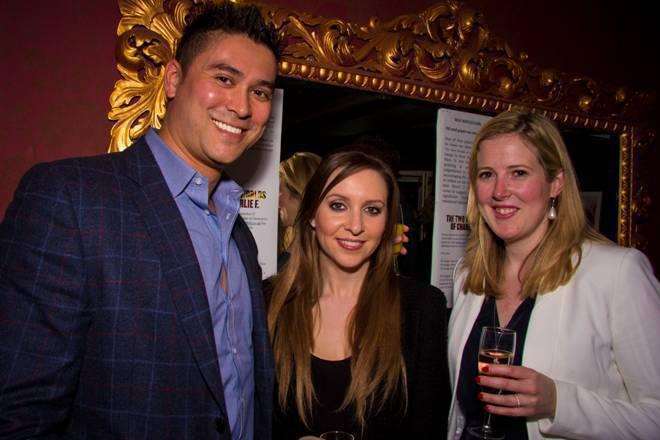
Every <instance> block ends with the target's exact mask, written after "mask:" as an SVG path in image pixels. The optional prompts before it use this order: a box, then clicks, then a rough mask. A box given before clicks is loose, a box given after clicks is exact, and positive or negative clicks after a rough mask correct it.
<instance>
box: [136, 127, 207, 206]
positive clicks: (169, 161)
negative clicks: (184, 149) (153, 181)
mask: <svg viewBox="0 0 660 440" xmlns="http://www.w3.org/2000/svg"><path fill="white" fill-rule="evenodd" d="M145 140H146V141H147V145H149V148H150V149H151V152H152V153H153V155H154V158H155V159H156V163H158V167H159V168H160V171H161V173H163V177H164V178H165V183H167V187H168V188H169V190H170V193H172V196H174V197H177V196H178V195H179V194H181V193H182V192H183V191H184V190H185V189H186V187H187V186H188V184H189V183H190V181H191V180H192V178H193V177H195V175H196V174H198V173H197V171H196V170H195V169H194V168H193V167H191V166H190V165H188V164H187V163H185V162H184V161H183V159H181V158H180V157H179V156H177V155H176V154H174V152H172V150H171V149H170V148H169V147H168V146H167V145H166V144H165V142H164V141H163V138H161V137H160V136H159V135H158V133H156V130H154V129H153V128H150V129H149V131H147V134H146V135H145Z"/></svg>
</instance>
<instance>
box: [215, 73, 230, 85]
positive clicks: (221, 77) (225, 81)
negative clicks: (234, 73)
mask: <svg viewBox="0 0 660 440" xmlns="http://www.w3.org/2000/svg"><path fill="white" fill-rule="evenodd" d="M215 79H217V80H218V82H220V83H222V84H227V85H229V84H231V78H229V77H228V76H224V75H218V76H216V77H215Z"/></svg>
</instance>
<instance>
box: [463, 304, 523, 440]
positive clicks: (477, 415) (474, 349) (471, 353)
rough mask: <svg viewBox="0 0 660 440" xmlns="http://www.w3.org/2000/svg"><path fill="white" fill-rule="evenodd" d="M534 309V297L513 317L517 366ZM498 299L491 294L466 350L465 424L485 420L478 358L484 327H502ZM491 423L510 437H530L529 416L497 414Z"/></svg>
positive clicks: (464, 368) (520, 362)
mask: <svg viewBox="0 0 660 440" xmlns="http://www.w3.org/2000/svg"><path fill="white" fill-rule="evenodd" d="M533 308H534V299H533V298H527V299H525V300H524V301H523V302H522V303H521V304H520V305H519V306H518V308H517V309H516V311H515V313H514V314H513V316H512V317H511V320H510V321H509V324H508V325H507V328H508V329H510V330H514V331H515V332H516V352H515V354H514V356H513V365H521V364H522V355H523V347H524V345H525V336H526V335H527V326H528V325H529V318H530V316H531V314H532V309H533ZM499 325H500V322H499V319H498V317H497V308H496V305H495V298H493V297H492V296H487V297H486V299H485V300H484V303H483V305H482V306H481V311H480V312H479V316H477V319H476V320H475V321H474V326H473V327H472V331H471V332H470V336H469V337H468V339H467V341H466V343H465V349H464V350H463V358H462V359H461V369H460V373H459V378H458V388H457V392H456V398H457V400H458V403H459V405H461V410H462V411H463V414H464V415H465V426H466V427H468V426H479V425H481V424H482V422H483V412H482V409H483V403H482V402H481V401H480V400H478V399H477V394H478V393H479V386H478V385H477V383H476V382H475V381H474V378H475V377H476V375H477V357H478V355H479V339H480V338H481V329H482V327H485V326H496V327H497V326H499ZM491 423H492V424H493V426H494V427H495V429H496V430H497V431H499V432H501V433H503V434H505V436H506V439H507V440H517V439H527V438H528V437H527V425H526V423H527V419H526V418H525V417H498V416H495V415H493V416H492V417H491ZM461 438H463V439H466V438H469V435H468V432H467V429H465V430H464V431H463V436H462V437H461Z"/></svg>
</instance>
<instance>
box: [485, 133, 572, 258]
mask: <svg viewBox="0 0 660 440" xmlns="http://www.w3.org/2000/svg"><path fill="white" fill-rule="evenodd" d="M563 179H564V176H563V173H560V174H559V175H558V176H557V177H556V178H554V179H553V180H552V181H551V182H548V180H547V178H546V175H545V172H544V170H543V167H542V166H541V163H540V162H539V161H538V159H537V157H536V155H535V154H534V152H533V151H532V150H531V148H530V147H529V146H527V144H526V143H525V142H524V141H523V139H522V138H521V137H520V136H519V135H518V134H503V135H500V136H497V137H495V138H492V139H489V140H486V141H483V142H482V143H481V144H480V146H479V152H478V153H477V180H476V185H475V192H476V196H477V203H478V206H479V211H480V212H481V215H482V216H483V218H484V220H485V221H486V223H487V224H488V226H489V227H490V229H491V230H492V231H493V233H495V235H497V236H498V237H499V238H500V239H502V240H503V241H504V242H505V243H506V245H507V248H509V246H512V245H515V246H517V247H518V248H520V249H521V250H522V251H523V252H530V251H531V250H532V249H533V248H534V247H535V246H536V245H537V244H538V243H539V242H540V240H541V239H542V238H543V235H544V234H545V231H546V230H547V228H548V222H549V220H548V218H547V214H548V209H549V203H550V198H551V197H556V196H557V195H559V193H560V192H561V190H562V187H563Z"/></svg>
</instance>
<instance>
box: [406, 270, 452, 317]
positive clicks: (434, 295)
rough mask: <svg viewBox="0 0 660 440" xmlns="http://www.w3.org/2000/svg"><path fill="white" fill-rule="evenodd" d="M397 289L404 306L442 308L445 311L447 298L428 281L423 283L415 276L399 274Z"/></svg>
mask: <svg viewBox="0 0 660 440" xmlns="http://www.w3.org/2000/svg"><path fill="white" fill-rule="evenodd" d="M397 279H398V281H399V289H400V291H401V301H402V305H403V306H404V309H405V308H411V307H412V308H416V309H417V308H421V309H425V308H428V307H432V308H433V309H442V310H443V311H444V312H446V308H447V299H446V297H445V294H444V293H443V292H442V290H440V289H438V288H437V287H434V286H432V285H430V284H428V283H424V282H422V281H419V280H417V279H415V278H411V277H407V276H403V275H399V276H397Z"/></svg>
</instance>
